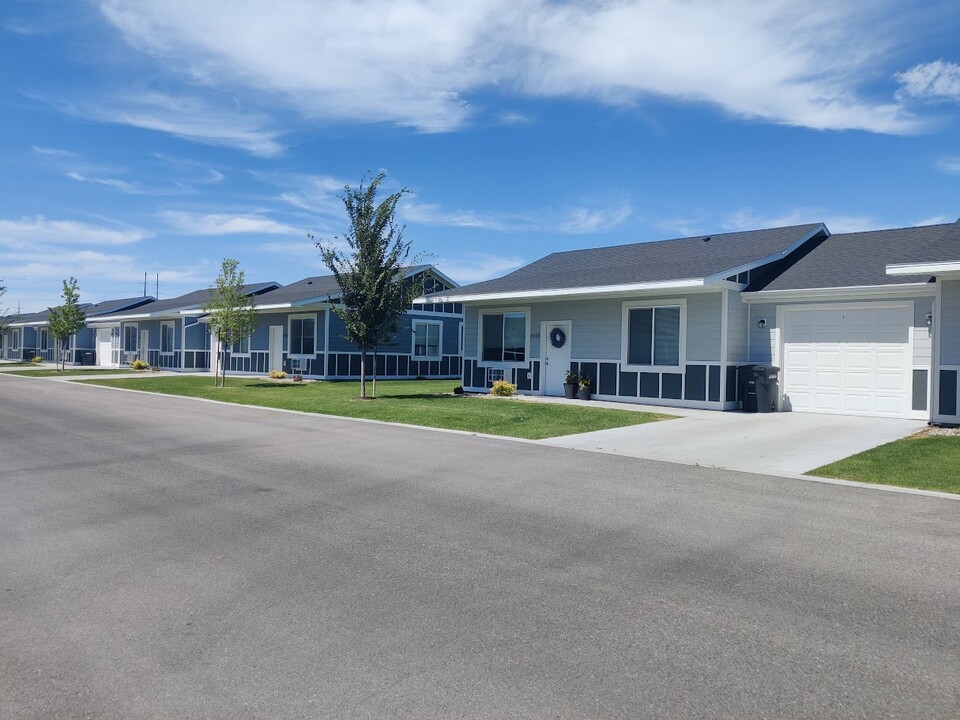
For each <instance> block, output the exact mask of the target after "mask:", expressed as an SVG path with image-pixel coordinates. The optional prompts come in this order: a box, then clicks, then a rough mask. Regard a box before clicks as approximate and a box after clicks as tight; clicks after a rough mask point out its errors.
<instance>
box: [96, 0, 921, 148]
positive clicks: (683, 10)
mask: <svg viewBox="0 0 960 720" xmlns="http://www.w3.org/2000/svg"><path fill="white" fill-rule="evenodd" d="M100 7H101V10H102V12H103V14H104V16H105V17H106V18H107V19H108V21H109V22H110V23H112V24H113V25H114V26H115V27H116V28H117V29H118V30H119V32H120V33H121V34H122V35H123V37H124V38H125V39H126V41H127V42H128V43H129V44H130V45H132V46H133V47H135V48H137V49H139V50H141V51H143V52H146V53H148V54H150V55H152V56H154V57H155V58H157V59H158V60H159V61H160V62H162V63H163V64H164V67H165V68H167V69H173V70H174V71H175V72H179V73H180V74H181V75H182V76H184V77H185V78H187V79H188V80H189V81H190V82H192V83H202V84H206V85H207V86H208V87H210V88H213V89H216V90H224V91H226V92H235V91H238V90H240V89H246V90H252V91H254V92H256V93H261V94H265V95H266V96H267V97H269V98H270V99H271V100H273V99H276V101H277V104H278V105H282V106H283V107H285V108H292V109H294V110H296V111H298V112H300V113H301V114H303V115H305V116H307V117H316V118H332V119H338V120H352V121H361V122H392V123H397V124H400V125H406V126H411V127H415V128H417V129H419V130H421V131H426V132H436V131H448V130H453V129H456V128H459V127H462V126H463V125H464V124H466V123H467V122H468V121H469V119H470V117H471V116H472V115H473V114H474V113H475V112H477V110H476V108H475V107H474V106H472V105H471V104H470V103H469V102H468V98H471V97H472V96H474V95H477V94H480V93H484V92H487V91H491V90H493V91H495V92H498V93H500V94H501V95H502V96H510V95H513V96H515V95H517V94H519V95H522V96H527V97H531V96H532V97H574V98H591V99H594V100H597V101H599V102H603V103H610V104H623V103H635V102H638V101H641V100H642V99H643V98H644V97H648V96H659V97H667V98H671V99H674V100H677V101H682V102H705V103H710V104H714V105H717V106H719V107H721V108H723V109H725V110H726V111H727V112H729V113H731V114H733V115H736V116H739V117H745V118H754V119H760V120H765V121H769V122H774V123H781V124H786V125H797V126H804V127H810V128H817V129H862V130H868V131H873V132H885V133H905V132H912V131H916V130H918V129H919V128H920V127H921V125H920V123H919V121H918V120H917V119H916V118H914V117H913V116H911V115H910V114H909V113H908V112H906V111H905V110H904V109H903V108H902V107H901V106H900V105H899V104H898V103H897V102H894V101H893V100H890V101H885V100H875V99H872V98H873V97H874V95H869V96H868V95H867V94H866V93H865V92H864V91H863V89H862V87H861V86H862V84H863V83H864V82H866V80H865V79H866V78H869V77H871V76H874V75H876V74H877V73H878V72H884V71H885V70H884V63H885V62H886V57H887V54H886V51H887V50H888V49H889V48H890V47H891V46H892V44H893V43H894V41H895V36H894V33H892V32H889V31H888V30H887V29H886V28H888V26H889V23H885V22H883V20H884V19H885V18H886V17H887V16H889V15H890V14H892V13H894V12H895V11H897V9H898V6H897V4H896V3H894V2H887V1H883V0H878V1H877V2H861V1H850V2H843V3H837V2H834V0H808V1H807V2H803V3H796V2H793V1H792V0H767V2H762V3H758V2H753V0H689V1H688V2H684V3H677V2H671V1H669V0H649V1H647V2H629V1H626V0H624V1H620V2H604V3H595V2H590V3H587V2H582V3H578V2H554V1H552V0H474V1H472V2H465V3H456V2H453V3H449V2H436V1H433V0H408V2H403V3H397V2H392V1H391V0H329V1H327V2H323V3H317V2H313V0H286V1H285V2H283V3H281V5H280V6H279V7H277V6H275V5H271V4H264V3H254V2H248V3H237V2H234V0H205V2H202V3H197V2H195V1H194V0H143V1H142V2H138V3H127V2H123V1H122V0H101V2H100ZM254 29H255V31H254ZM885 32H889V34H888V35H885V34H884V33H885ZM908 72H911V71H908ZM938 82H939V81H938ZM938 87H939V85H938ZM938 92H940V90H938ZM484 102H485V103H486V99H485V100H484ZM494 115H495V116H496V112H495V113H494ZM227 117H229V116H225V115H224V114H223V113H220V114H219V116H218V117H217V118H216V119H215V121H212V122H211V121H210V120H209V119H207V118H205V117H204V116H203V115H199V116H198V115H197V114H196V113H190V112H188V109H187V108H180V109H179V110H175V109H171V110H170V111H169V112H167V113H162V114H160V115H158V114H157V113H156V112H147V113H135V112H128V113H127V114H126V119H121V121H124V122H128V123H129V124H136V125H138V126H141V127H154V128H155V129H160V130H167V131H169V132H174V133H176V134H180V135H183V136H185V137H193V138H195V139H201V140H204V139H205V140H208V141H220V142H225V143H227V144H233V145H237V146H241V147H247V149H249V150H251V151H252V152H258V153H260V154H275V153H276V152H278V151H279V149H278V143H277V141H276V136H275V135H271V134H269V133H268V132H266V131H264V130H263V124H262V123H255V124H253V125H252V126H251V124H250V123H249V122H248V123H246V124H241V125H240V126H239V127H237V126H236V125H235V124H234V125H229V124H227V125H226V127H225V122H226V119H227ZM500 117H501V119H502V118H503V117H504V114H503V113H501V114H500ZM506 117H510V114H509V113H508V114H506ZM198 126H199V127H198ZM231 128H232V130H231Z"/></svg>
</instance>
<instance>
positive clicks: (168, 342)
mask: <svg viewBox="0 0 960 720" xmlns="http://www.w3.org/2000/svg"><path fill="white" fill-rule="evenodd" d="M173 333H174V325H173V323H172V322H165V323H160V352H162V353H164V354H170V353H173V346H174V342H173V338H174V335H173Z"/></svg>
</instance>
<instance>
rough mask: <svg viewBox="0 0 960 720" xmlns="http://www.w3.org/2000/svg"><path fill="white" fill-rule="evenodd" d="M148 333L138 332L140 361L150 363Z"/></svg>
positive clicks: (146, 331) (144, 331)
mask: <svg viewBox="0 0 960 720" xmlns="http://www.w3.org/2000/svg"><path fill="white" fill-rule="evenodd" d="M149 356H150V331H149V330H141V331H140V359H141V360H143V361H144V362H150V357H149Z"/></svg>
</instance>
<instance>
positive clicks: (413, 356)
mask: <svg viewBox="0 0 960 720" xmlns="http://www.w3.org/2000/svg"><path fill="white" fill-rule="evenodd" d="M418 323H420V324H423V325H436V326H437V328H438V331H437V354H436V355H417V353H416V349H417V330H416V325H417V324H418ZM410 359H411V360H424V361H428V360H442V359H443V323H442V322H440V321H439V320H422V319H418V318H415V319H413V320H412V321H411V322H410Z"/></svg>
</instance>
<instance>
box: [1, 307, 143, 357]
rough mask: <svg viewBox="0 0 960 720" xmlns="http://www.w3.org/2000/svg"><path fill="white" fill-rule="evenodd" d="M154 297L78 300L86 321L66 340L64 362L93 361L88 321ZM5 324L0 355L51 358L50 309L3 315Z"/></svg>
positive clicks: (94, 348)
mask: <svg viewBox="0 0 960 720" xmlns="http://www.w3.org/2000/svg"><path fill="white" fill-rule="evenodd" d="M153 301H154V298H152V297H149V296H145V297H136V298H124V299H121V300H105V301H103V302H99V303H81V304H80V308H81V309H82V310H83V311H84V314H85V315H86V317H87V325H86V326H85V327H83V328H82V329H81V330H79V331H78V332H76V333H74V334H73V335H71V336H70V338H69V339H68V341H67V360H66V362H67V364H68V365H71V364H72V365H93V364H95V362H96V355H95V353H96V347H95V343H94V337H95V332H94V330H93V328H92V327H91V322H93V321H95V320H96V318H97V317H99V316H101V315H108V314H110V313H114V312H118V311H123V310H130V309H132V308H139V307H142V306H144V305H147V304H149V303H151V302H153ZM7 321H8V322H9V325H8V327H7V329H6V331H5V332H3V333H2V334H0V357H2V358H3V359H6V360H30V359H32V358H35V357H42V358H43V359H44V360H45V361H47V362H54V361H56V360H58V359H59V358H57V357H56V353H57V347H56V341H55V340H54V338H53V335H52V334H51V332H50V310H49V309H47V310H42V311H40V312H36V313H28V314H25V315H20V316H17V317H13V318H7Z"/></svg>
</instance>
